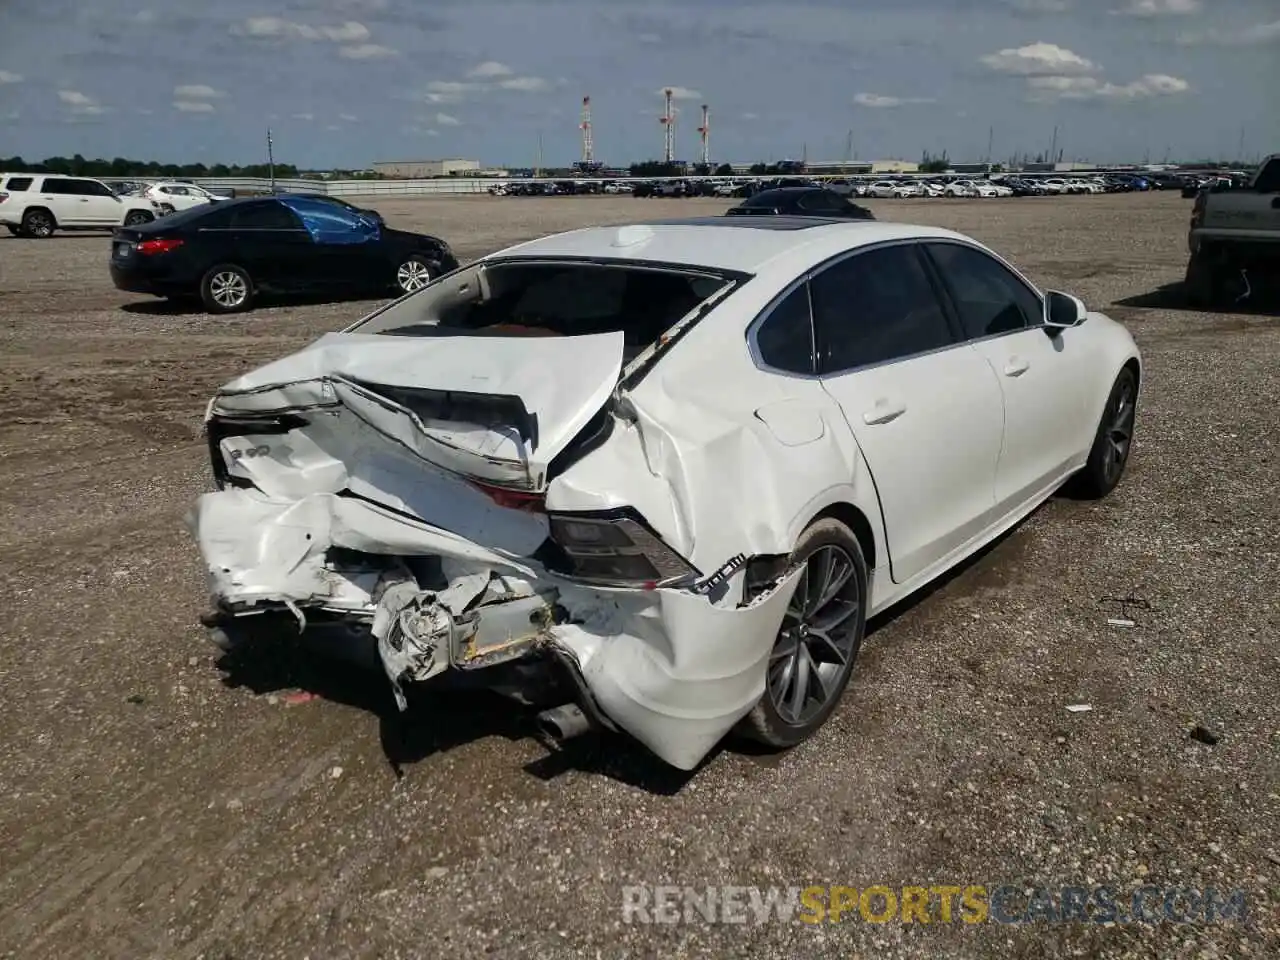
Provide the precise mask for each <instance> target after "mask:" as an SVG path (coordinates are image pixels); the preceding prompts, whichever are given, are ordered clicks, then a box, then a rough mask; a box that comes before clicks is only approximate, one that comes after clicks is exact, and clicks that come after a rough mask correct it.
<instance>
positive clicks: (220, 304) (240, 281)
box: [200, 263, 254, 313]
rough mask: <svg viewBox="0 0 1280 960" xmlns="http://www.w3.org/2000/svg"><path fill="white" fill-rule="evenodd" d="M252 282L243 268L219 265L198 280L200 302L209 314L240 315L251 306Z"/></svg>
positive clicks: (231, 264)
mask: <svg viewBox="0 0 1280 960" xmlns="http://www.w3.org/2000/svg"><path fill="white" fill-rule="evenodd" d="M253 296H254V289H253V280H252V279H250V277H249V274H248V273H247V272H246V271H245V269H244V268H243V267H238V266H236V265H235V264H233V263H220V264H218V265H217V266H214V267H210V268H209V270H208V271H207V272H206V273H205V275H204V277H203V278H202V279H201V280H200V301H201V302H202V303H203V304H204V308H205V309H206V310H207V311H209V313H240V312H242V311H245V310H248V309H249V308H250V307H251V306H252V305H253Z"/></svg>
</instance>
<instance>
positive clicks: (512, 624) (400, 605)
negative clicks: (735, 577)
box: [190, 489, 800, 770]
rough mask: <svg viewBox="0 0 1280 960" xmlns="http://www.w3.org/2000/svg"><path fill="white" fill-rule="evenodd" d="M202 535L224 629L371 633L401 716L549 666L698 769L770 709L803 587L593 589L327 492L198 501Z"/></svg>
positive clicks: (606, 714) (615, 721)
mask: <svg viewBox="0 0 1280 960" xmlns="http://www.w3.org/2000/svg"><path fill="white" fill-rule="evenodd" d="M190 524H191V526H192V529H193V532H194V533H195V535H196V538H197V539H198V541H199V544H200V548H201V551H202V553H203V554H204V558H205V562H206V564H207V567H208V573H209V580H210V588H211V592H212V595H213V600H214V603H215V606H216V607H217V608H218V609H219V611H221V613H222V615H223V616H230V617H237V616H245V615H251V614H254V613H258V612H262V611H265V610H281V609H284V610H288V611H290V612H291V613H292V614H293V616H295V617H296V618H297V619H298V620H299V621H300V623H301V624H302V625H305V624H306V622H307V618H308V616H309V614H310V613H311V611H323V614H324V615H325V616H326V617H329V618H332V617H334V616H337V617H339V618H344V619H346V620H348V621H350V622H352V623H359V624H367V626H368V629H369V630H370V632H371V633H372V634H373V636H374V637H375V638H376V639H377V645H378V654H379V659H380V660H381V663H382V665H383V668H384V669H385V671H386V673H387V675H388V678H389V679H390V681H391V684H392V687H393V689H394V690H395V692H396V695H397V699H398V701H399V702H400V704H401V707H402V709H403V707H404V705H405V700H404V697H403V692H402V689H401V687H402V684H403V683H406V682H410V681H420V680H426V679H429V678H431V677H435V676H437V675H440V674H442V673H444V672H446V671H449V670H464V671H473V670H482V669H484V668H488V667H491V666H495V665H498V664H502V663H508V662H510V661H512V660H517V659H520V658H525V657H540V656H545V657H550V658H551V659H553V660H554V661H556V662H557V663H559V664H560V665H561V666H563V667H564V668H565V669H567V670H568V671H569V672H570V674H571V675H572V677H573V678H574V680H575V683H576V684H577V685H578V686H579V687H580V689H581V692H582V697H581V698H580V699H581V700H583V701H584V702H583V703H582V705H583V708H584V710H586V712H588V713H589V714H592V713H598V715H599V717H600V719H602V720H603V721H604V722H605V725H607V726H613V727H616V728H619V729H621V730H624V731H626V732H627V733H629V734H631V735H632V736H634V737H635V738H636V739H637V740H639V741H640V742H642V743H643V744H644V745H645V746H647V747H648V748H649V749H650V750H652V751H653V752H654V753H655V754H657V755H658V756H659V757H660V758H661V759H663V760H664V761H666V762H667V763H670V764H672V765H673V766H676V767H679V768H681V769H686V770H687V769H692V768H693V767H695V766H697V764H698V763H699V762H700V761H701V760H702V758H703V757H705V756H706V754H707V753H708V752H709V751H710V750H711V749H712V748H713V747H714V746H715V744H716V743H717V742H718V741H719V740H720V739H721V738H722V737H723V736H724V735H725V733H727V732H728V731H729V729H730V728H732V727H733V725H734V724H735V723H737V721H738V720H739V719H741V717H742V716H744V715H745V714H746V713H747V712H748V711H749V710H750V709H751V708H752V707H753V706H754V705H755V703H756V702H757V701H758V700H759V698H760V696H761V694H762V693H763V691H764V684H765V672H766V666H767V661H768V656H769V651H770V650H771V648H772V646H773V642H774V639H775V637H776V635H777V630H778V627H779V625H780V623H781V621H782V616H783V612H784V610H785V609H786V606H787V603H788V602H789V601H790V599H791V595H792V594H793V593H794V592H795V589H796V585H797V582H798V579H799V575H800V573H799V571H798V570H796V571H791V572H789V573H788V574H786V575H784V576H783V578H782V579H781V580H780V581H779V582H778V583H776V584H775V585H774V586H773V587H772V588H771V589H770V590H768V591H766V592H765V593H763V594H761V595H760V596H758V597H757V598H756V599H754V600H753V601H752V602H751V603H749V604H746V605H741V606H739V605H736V604H735V603H734V602H733V601H732V600H722V601H719V602H713V601H712V600H711V599H709V598H708V597H707V596H706V595H704V594H702V593H698V592H695V591H693V590H688V589H677V588H659V589H653V590H628V589H611V588H596V587H585V586H582V585H580V584H576V583H573V582H571V581H568V580H565V579H564V578H562V577H557V576H555V575H553V574H550V573H548V572H547V571H545V570H543V569H541V568H540V567H539V566H538V565H536V564H535V563H533V562H532V561H530V560H528V559H527V558H520V557H510V556H505V555H502V554H499V553H498V552H496V551H494V550H490V549H488V548H486V547H483V546H480V545H478V544H475V543H473V542H471V541H469V540H466V539H464V538H461V537H459V536H457V535H455V534H452V533H450V532H449V531H446V530H443V529H441V528H438V527H434V526H432V525H430V524H427V523H424V522H422V521H419V520H416V519H414V518H411V517H408V516H406V515H404V514H401V513H397V512H395V511H392V510H390V509H387V508H384V507H381V506H380V505H378V504H375V503H372V502H370V501H367V500H363V499H359V498H355V497H351V496H344V495H339V494H329V493H316V494H311V495H308V496H305V497H302V498H301V499H298V500H293V501H280V500H273V499H271V498H269V497H267V496H265V495H264V494H262V493H260V492H258V491H256V490H249V489H225V490H221V491H218V492H215V493H209V494H205V495H204V496H203V497H201V498H200V500H199V501H198V503H197V506H196V509H195V511H194V514H193V516H192V517H191V519H190ZM729 595H730V596H734V595H736V593H735V591H732V590H730V591H729ZM722 604H723V605H722Z"/></svg>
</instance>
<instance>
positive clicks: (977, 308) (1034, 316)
mask: <svg viewBox="0 0 1280 960" xmlns="http://www.w3.org/2000/svg"><path fill="white" fill-rule="evenodd" d="M925 250H926V251H927V252H928V255H929V257H930V258H931V259H932V261H933V263H934V265H935V266H936V267H937V269H938V272H939V273H940V275H941V277H942V279H943V282H944V285H945V287H946V288H947V290H948V292H949V293H950V296H951V300H952V302H953V303H954V304H955V307H956V312H957V313H958V314H959V319H960V323H961V326H962V327H963V329H964V333H965V336H966V337H967V338H968V340H969V342H970V343H971V344H973V347H974V349H975V350H976V351H977V352H978V353H979V354H981V355H982V356H983V357H985V358H986V361H987V362H988V363H989V364H990V365H991V370H992V372H993V374H994V375H995V377H996V379H997V380H998V381H999V383H1000V385H1001V388H1002V390H1003V392H1004V408H1005V431H1004V434H1005V436H1004V447H1003V450H1002V452H1001V455H1000V469H999V471H998V472H997V474H996V503H997V506H998V507H999V508H1000V509H1001V511H1002V512H1003V511H1009V510H1012V509H1014V508H1016V507H1017V506H1018V505H1020V504H1022V503H1023V502H1025V501H1026V500H1028V499H1030V498H1032V497H1034V496H1036V495H1039V494H1042V493H1043V492H1044V490H1045V488H1046V487H1049V486H1051V485H1053V484H1055V483H1056V482H1057V481H1059V480H1061V479H1062V478H1063V476H1064V475H1065V473H1066V472H1067V470H1068V469H1069V468H1070V467H1071V465H1072V462H1073V461H1076V460H1078V459H1079V457H1080V455H1081V453H1082V452H1083V451H1085V450H1087V449H1088V446H1089V442H1090V440H1091V439H1092V426H1089V428H1088V431H1087V434H1082V433H1081V431H1080V430H1079V429H1075V430H1072V429H1071V428H1070V426H1069V425H1077V424H1081V423H1086V424H1087V423H1088V422H1089V416H1088V410H1089V409H1091V408H1090V407H1088V404H1089V403H1090V401H1091V399H1094V397H1093V394H1094V393H1095V392H1096V389H1095V388H1094V384H1093V381H1094V378H1092V377H1089V376H1082V373H1085V372H1086V371H1088V370H1090V369H1091V368H1092V369H1099V368H1100V364H1101V361H1102V357H1097V358H1096V360H1097V362H1096V363H1091V362H1090V358H1089V357H1086V356H1084V355H1083V351H1088V350H1091V349H1092V348H1091V347H1090V346H1089V345H1088V343H1087V338H1086V337H1085V336H1083V334H1084V331H1083V330H1075V329H1070V330H1064V331H1062V332H1061V334H1060V335H1059V336H1056V337H1052V338H1051V337H1050V336H1049V335H1048V333H1047V328H1046V327H1045V326H1044V301H1043V298H1042V297H1041V296H1040V294H1039V293H1037V292H1036V291H1035V289H1034V288H1032V287H1031V285H1030V284H1028V283H1027V282H1026V281H1024V280H1023V279H1022V278H1021V277H1019V276H1018V275H1017V274H1016V273H1015V272H1014V271H1013V270H1011V269H1010V268H1009V267H1007V266H1006V265H1005V264H1003V263H1001V262H1000V261H999V260H998V259H997V258H995V257H994V256H992V255H991V254H989V253H987V252H986V251H984V250H980V249H979V248H977V247H974V246H970V245H967V244H962V243H952V242H947V241H938V242H930V243H927V244H925Z"/></svg>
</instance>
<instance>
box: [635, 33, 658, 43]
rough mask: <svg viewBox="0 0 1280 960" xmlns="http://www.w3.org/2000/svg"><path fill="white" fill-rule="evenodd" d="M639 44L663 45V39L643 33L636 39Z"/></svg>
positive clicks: (654, 34)
mask: <svg viewBox="0 0 1280 960" xmlns="http://www.w3.org/2000/svg"><path fill="white" fill-rule="evenodd" d="M636 40H637V42H639V43H661V42H662V38H661V37H660V36H658V35H657V34H656V33H642V34H640V35H639V36H637V37H636Z"/></svg>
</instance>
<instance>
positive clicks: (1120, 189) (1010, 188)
mask: <svg viewBox="0 0 1280 960" xmlns="http://www.w3.org/2000/svg"><path fill="white" fill-rule="evenodd" d="M1234 177H1235V175H1234V174H1222V175H1213V176H1209V175H1204V174H1181V173H1170V172H1156V173H1103V174H1090V175H1088V176H1083V175H1082V176H1065V175H1042V174H992V175H991V176H989V177H965V176H958V175H954V174H949V175H938V176H932V177H921V176H919V175H899V176H884V177H879V178H876V177H795V176H792V177H774V178H757V177H690V178H683V179H682V178H672V179H662V180H603V179H578V180H554V181H552V180H537V181H532V180H531V181H512V182H508V183H501V184H495V185H494V186H492V187H490V188H489V193H490V194H493V195H494V196H578V195H583V194H631V195H633V196H636V197H742V198H745V197H749V196H752V195H754V194H756V193H758V192H760V191H761V190H772V189H777V188H779V187H822V188H825V189H830V190H834V191H836V192H837V193H840V194H842V195H844V196H856V197H875V198H880V199H896V198H907V197H1040V196H1058V195H1067V194H1098V193H1127V192H1133V191H1137V192H1143V191H1148V190H1171V189H1180V190H1182V191H1183V192H1184V194H1185V195H1187V196H1194V195H1195V193H1196V192H1197V191H1198V190H1200V189H1201V188H1204V187H1208V186H1213V187H1214V188H1215V189H1225V188H1229V187H1230V186H1232V185H1233V184H1234V182H1235V181H1234V179H1233V178H1234Z"/></svg>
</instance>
